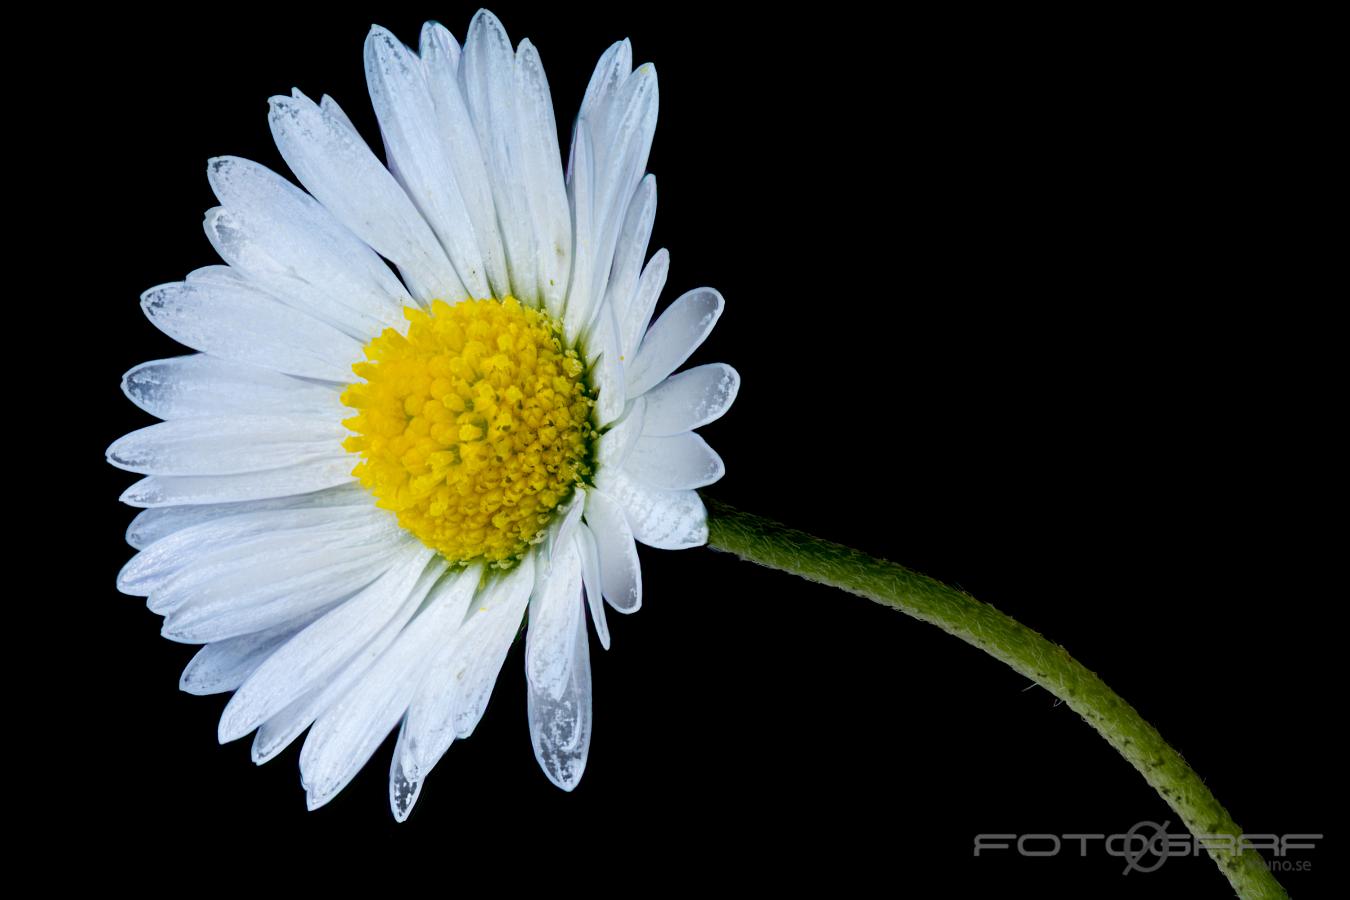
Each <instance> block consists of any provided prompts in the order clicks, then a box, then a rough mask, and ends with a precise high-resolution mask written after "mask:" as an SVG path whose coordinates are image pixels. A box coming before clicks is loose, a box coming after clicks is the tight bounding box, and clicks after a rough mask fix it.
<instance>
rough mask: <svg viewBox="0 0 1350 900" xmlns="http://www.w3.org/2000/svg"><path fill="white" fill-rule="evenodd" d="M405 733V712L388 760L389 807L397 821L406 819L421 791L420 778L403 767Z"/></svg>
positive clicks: (406, 728) (405, 742)
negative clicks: (390, 757)
mask: <svg viewBox="0 0 1350 900" xmlns="http://www.w3.org/2000/svg"><path fill="white" fill-rule="evenodd" d="M407 733H408V718H407V715H406V714H405V715H404V718H403V722H402V724H401V725H399V729H398V741H397V743H395V744H394V756H393V759H391V760H390V761H389V809H390V810H391V811H393V813H394V820H395V821H397V822H406V821H407V820H408V816H409V815H410V814H411V813H412V808H413V805H414V804H415V803H417V798H418V796H420V795H421V793H422V779H420V778H414V777H413V776H412V775H411V774H410V773H409V772H408V771H407V770H406V769H404V768H403V760H404V758H405V757H406V756H407V754H408V751H407V739H406V735H407Z"/></svg>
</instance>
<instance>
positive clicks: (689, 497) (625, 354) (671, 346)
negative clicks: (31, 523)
mask: <svg viewBox="0 0 1350 900" xmlns="http://www.w3.org/2000/svg"><path fill="white" fill-rule="evenodd" d="M365 68H366V77H367V81H368V84H369V88H370V97H371V101H372V103H373V104H374V107H375V112H376V115H377V117H378V119H379V124H380V132H381V136H382V138H383V140H384V144H385V150H386V155H387V166H386V165H385V164H383V163H381V162H380V161H379V159H378V158H377V157H376V155H375V154H374V153H373V152H372V151H371V150H370V148H369V147H368V146H367V145H366V143H365V142H364V141H363V140H362V139H361V137H360V136H359V135H358V134H357V132H356V130H355V128H354V127H353V126H352V125H351V122H350V121H349V120H348V118H347V116H346V115H345V114H344V113H343V112H342V110H341V108H340V107H339V106H338V105H337V103H336V102H335V101H333V100H332V99H331V98H329V97H327V96H324V97H322V98H321V99H320V100H319V102H317V103H316V102H314V101H312V100H310V99H309V98H308V97H306V96H305V95H303V94H301V93H300V92H299V91H296V92H294V93H293V95H292V96H289V97H274V98H272V103H271V112H270V116H269V121H270V124H271V128H272V133H273V135H274V137H275V139H276V143H277V146H278V147H279V148H280V150H281V154H282V156H283V157H284V159H285V160H286V163H287V165H288V166H289V167H290V169H291V171H292V172H293V173H294V175H295V177H296V179H297V180H298V181H299V182H300V184H301V185H302V186H303V188H304V190H300V189H299V188H297V187H295V186H294V185H293V184H291V182H290V181H288V180H287V179H285V178H283V177H282V176H280V175H277V174H276V173H274V172H271V171H269V170H268V169H266V168H264V167H262V166H260V165H258V164H256V163H253V162H249V161H247V160H242V159H236V158H229V157H226V158H219V159H214V160H211V162H210V164H209V166H208V177H209V179H210V182H211V186H212V188H213V189H214V191H215V193H216V196H217V198H218V199H219V201H220V206H218V207H216V208H215V209H212V210H211V211H209V212H208V213H207V215H206V221H205V227H206V233H207V236H208V238H209V239H210V241H211V243H212V245H213V246H214V247H215V248H216V250H217V251H218V252H219V254H220V256H221V257H222V258H223V259H224V261H225V263H226V265H223V266H211V267H208V268H205V269H200V270H197V271H195V272H192V273H191V274H189V275H188V277H187V279H186V280H185V281H182V282H175V283H172V284H166V285H161V286H159V287H156V288H152V289H151V290H149V291H147V292H146V293H145V295H144V296H143V298H142V306H143V308H144V310H145V313H146V315H147V316H148V317H149V318H150V320H151V321H152V322H153V323H155V325H157V326H158V327H159V328H161V329H162V330H163V331H164V332H166V333H167V334H169V335H170V336H171V337H173V338H175V339H176V340H178V341H180V342H181V343H183V344H185V345H187V346H188V347H190V348H192V349H193V350H195V351H198V352H197V353H195V354H192V355H188V356H181V357H176V358H173V359H164V360H156V361H153V362H148V363H144V364H142V365H140V366H137V367H136V368H134V369H132V370H131V371H130V372H128V373H127V375H126V377H125V379H124V381H123V387H124V389H125V391H126V394H127V396H128V397H130V398H131V400H132V401H133V402H135V403H136V404H138V405H139V406H141V407H142V408H143V409H145V410H146V411H148V412H150V413H151V414H153V415H155V416H156V417H158V418H160V419H163V420H164V421H163V422H161V423H160V424H156V425H152V426H150V427H148V428H144V429H141V430H140V431H136V432H133V433H131V434H128V435H126V436H124V437H123V438H121V439H120V440H118V441H116V442H115V443H114V444H113V445H112V446H111V447H110V448H109V450H108V459H109V461H110V462H111V463H112V464H113V465H116V466H119V467H121V468H124V469H128V470H130V471H133V472H138V473H141V474H143V475H144V476H146V477H144V478H143V479H141V480H140V481H138V482H137V483H136V484H134V485H132V486H131V487H130V488H129V489H128V490H127V491H126V493H125V494H124V495H123V497H122V499H123V501H124V502H126V503H128V504H130V505H132V506H137V507H143V508H144V509H143V511H142V512H141V513H140V514H139V515H138V516H137V517H136V519H135V520H134V521H133V523H132V525H131V527H130V529H129V530H128V533H127V539H128V541H129V543H131V544H132V546H133V547H135V548H137V549H138V550H139V551H140V552H139V553H137V554H136V556H135V557H133V558H132V559H131V561H130V562H129V563H127V565H126V567H125V568H124V569H123V570H122V572H121V574H120V575H119V578H118V586H119V588H120V589H121V590H123V591H125V592H127V593H130V594H135V595H139V596H145V597H148V598H149V599H148V604H149V606H150V608H151V609H152V610H154V611H156V612H158V613H161V614H162V615H163V616H164V628H163V633H164V636H165V637H168V638H169V639H171V640H176V641H182V642H185V643H192V644H203V645H205V646H203V647H202V649H201V650H200V651H199V652H198V654H197V655H196V656H195V657H194V658H193V660H192V662H191V663H189V664H188V667H187V669H186V670H185V671H184V672H183V675H182V680H181V686H182V688H183V690H185V691H189V692H192V693H197V694H212V693H223V692H228V691H233V692H234V695H233V697H232V698H231V699H230V701H229V703H228V705H227V706H226V708H225V711H224V714H223V715H222V716H221V720H220V739H221V740H222V741H230V740H234V739H237V738H240V737H243V736H244V735H246V734H249V733H250V732H256V735H255V737H254V741H253V758H254V760H255V761H256V762H259V763H261V762H264V761H266V760H268V759H270V758H271V757H273V756H275V755H276V754H277V753H279V752H280V751H281V750H283V749H284V748H285V747H286V746H288V745H289V744H290V743H291V742H293V741H294V740H295V739H296V738H298V737H299V736H300V735H301V734H302V733H304V732H305V731H306V729H308V735H307V736H306V738H305V742H304V748H303V750H302V752H301V756H300V768H301V774H302V780H303V782H304V785H305V788H306V791H307V795H308V800H309V804H310V806H311V808H313V807H317V806H320V805H323V804H324V803H326V802H328V800H330V799H331V798H332V797H333V796H334V795H335V794H336V793H337V792H338V791H339V790H341V789H342V787H344V786H345V785H346V784H347V783H348V782H349V781H350V780H351V778H352V777H353V776H354V775H355V774H356V772H357V771H359V770H360V769H361V767H362V766H364V764H365V763H366V761H367V760H368V759H369V758H370V756H371V755H372V754H373V753H374V752H375V750H376V748H377V747H378V746H379V744H380V742H381V741H382V740H383V739H384V737H385V735H387V734H388V733H389V732H390V731H391V730H393V729H395V728H397V729H398V734H399V737H398V743H397V747H396V749H395V751H394V758H393V762H392V766H391V774H390V799H391V805H392V807H393V810H394V814H395V815H396V816H397V817H398V818H400V819H402V818H404V817H406V816H407V814H408V812H409V810H410V809H411V808H412V805H413V803H414V802H415V800H416V798H417V796H418V792H419V790H420V788H421V785H422V783H423V781H424V780H425V778H426V777H427V775H428V773H430V771H431V770H432V767H433V766H435V765H436V763H437V762H438V761H439V760H440V759H441V757H442V756H443V755H444V754H445V752H446V750H447V749H448V748H449V746H450V744H451V742H452V741H454V740H455V739H456V738H463V737H467V736H468V735H469V734H470V733H471V732H472V731H473V729H474V728H475V727H476V725H477V724H478V721H479V719H480V718H481V717H482V715H483V712H484V709H485V707H486V705H487V702H488V698H489V696H490V694H491V692H492V687H493V684H494V682H495V681H496V677H497V674H498V672H500V670H501V667H502V665H503V664H504V662H505V660H506V657H507V655H508V651H509V649H510V647H511V644H512V642H513V640H514V638H515V637H516V635H517V634H518V632H519V630H520V626H521V623H522V621H523V620H524V619H525V618H526V615H527V613H528V622H529V626H528V630H527V632H526V639H525V644H526V646H525V666H526V674H527V683H528V698H527V702H528V710H529V721H530V731H531V735H532V738H533V742H534V749H535V755H536V757H537V758H538V760H539V763H540V765H541V766H542V767H543V769H544V772H545V773H546V774H547V776H548V777H549V779H550V780H552V781H553V783H554V784H557V785H558V786H559V787H562V788H564V789H566V790H570V789H571V788H573V787H575V786H576V784H577V782H578V780H579V779H580V778H581V774H582V771H583V770H584V768H585V764H586V755H587V749H588V746H589V739H590V730H591V703H590V696H591V692H590V663H589V639H588V635H587V631H586V613H585V607H587V606H588V607H589V610H590V616H591V621H592V623H593V626H594V628H595V630H596V633H597V636H598V639H599V641H600V643H601V645H602V646H605V647H608V645H609V635H608V630H607V628H606V625H605V612H604V604H605V603H608V604H609V605H610V607H612V608H613V609H616V610H618V611H620V612H624V613H630V612H633V611H635V610H636V609H638V607H639V606H640V605H641V602H642V578H641V571H640V568H639V564H638V555H637V549H636V543H637V542H640V543H644V544H647V545H649V546H652V547H659V548H665V549H681V548H686V547H695V546H699V545H700V544H702V543H704V541H705V540H706V537H707V527H706V514H705V512H704V508H703V504H702V502H701V501H700V499H699V496H698V494H697V492H696V489H697V488H699V487H702V486H705V485H707V484H710V483H712V482H713V481H716V480H717V479H718V478H720V477H721V475H722V472H723V466H722V462H721V460H720V459H719V458H718V456H717V454H716V453H715V452H713V450H712V449H711V448H710V447H709V446H708V445H707V444H706V443H705V442H704V441H703V440H702V439H701V438H700V437H698V435H696V434H695V433H694V429H696V428H698V427H699V426H701V425H704V424H706V423H708V422H711V421H713V420H714V419H716V418H717V417H719V416H720V415H722V413H724V412H725V411H726V410H727V408H728V407H729V406H730V405H731V403H732V401H733V400H734V398H735V396H736V391H737V388H738V386H739V377H738V376H737V374H736V372H735V371H734V370H733V369H731V368H730V367H729V366H725V365H721V364H715V365H705V366H698V367H695V368H692V369H689V370H687V371H683V372H680V373H679V374H672V373H674V372H675V370H676V369H677V368H679V367H680V366H681V365H682V364H683V363H684V361H685V360H686V359H688V357H689V355H690V354H691V353H692V352H693V351H694V349H696V348H697V347H698V345H699V344H700V343H701V342H702V341H703V340H704V338H705V337H706V336H707V335H708V333H709V331H710V330H711V329H712V327H713V325H714V324H715V323H716V321H717V319H718V316H719V315H720V314H721V312H722V306H723V303H722V298H721V296H720V295H719V294H718V293H717V292H716V291H714V290H711V289H699V290H695V291H691V292H689V293H687V294H685V295H684V296H682V297H680V298H679V299H678V300H676V301H675V302H674V303H672V304H671V305H670V307H669V308H668V309H666V311H665V312H664V313H663V314H662V315H661V317H660V318H658V319H657V321H656V322H655V323H654V324H651V325H650V327H649V323H650V321H651V317H652V314H653V311H654V309H655V307H656V302H657V298H658V296H659V294H660V292H661V289H662V287H663V286H664V282H665V279H666V270H667V265H668V259H669V258H668V255H667V254H666V252H665V251H664V250H660V251H658V252H657V253H655V254H654V255H653V256H652V257H651V259H650V260H647V259H646V256H647V243H648V239H649V237H650V234H651V229H652V222H653V217H654V214H655V208H656V183H655V180H654V179H653V178H652V176H650V175H646V176H645V177H644V171H645V168H646V162H647V156H648V152H649V150H650V147H651V141H652V133H653V131H654V128H655V124H656V112H657V83H656V73H655V70H654V69H653V68H652V67H651V66H650V65H643V66H640V67H638V68H637V69H636V70H635V69H633V67H632V58H631V50H630V47H629V44H628V42H627V41H623V42H620V43H617V44H615V45H614V46H612V47H611V48H610V49H609V50H608V51H606V53H605V54H604V55H603V56H602V57H601V59H600V62H599V64H598V66H597V67H596V70H595V74H594V75H593V76H592V78H591V81H590V84H589V86H588V87H587V89H586V94H585V98H584V100H583V102H582V105H581V110H580V113H579V115H578V118H577V121H576V124H575V128H574V131H573V139H572V148H571V154H570V157H569V161H568V164H567V169H566V174H565V175H564V169H563V165H562V158H561V153H560V149H559V145H558V137H557V128H556V125H555V121H554V116H553V105H552V100H551V98H550V95H549V89H548V83H547V81H546V79H545V77H544V70H543V67H542V65H541V64H540V60H539V54H538V52H537V51H536V50H535V48H534V47H533V45H531V44H530V43H529V41H522V42H521V43H520V45H519V46H518V47H517V48H515V49H514V50H513V49H512V46H511V44H510V42H509V40H508V38H507V36H506V32H505V31H504V30H503V28H502V26H501V24H500V23H499V22H498V21H497V19H496V18H495V17H494V16H492V14H491V13H488V12H480V13H479V14H478V15H477V16H476V17H475V18H474V20H473V23H472V25H471V26H470V28H469V32H468V35H467V38H466V40H465V43H464V46H463V48H462V49H461V47H460V45H459V44H458V43H457V42H456V41H455V39H454V38H453V37H452V36H451V34H450V33H449V32H448V31H447V30H446V29H445V28H443V27H441V26H440V25H437V24H435V23H428V24H427V25H426V26H425V27H424V28H423V31H422V36H421V43H420V47H419V50H418V51H416V52H414V51H412V50H410V49H409V48H407V47H405V46H404V45H403V44H402V43H401V42H399V41H398V40H397V39H396V38H395V37H394V36H393V35H391V34H390V33H389V32H387V31H385V30H383V29H380V28H375V29H373V30H372V31H371V33H370V35H369V37H368V38H367V40H366V47H365ZM644 261H645V264H644ZM389 263H392V264H393V266H394V268H393V269H391V268H390V265H389Z"/></svg>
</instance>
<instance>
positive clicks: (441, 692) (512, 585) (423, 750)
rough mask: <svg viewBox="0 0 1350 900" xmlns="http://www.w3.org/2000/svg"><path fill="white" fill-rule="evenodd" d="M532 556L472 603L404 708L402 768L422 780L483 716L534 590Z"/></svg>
mask: <svg viewBox="0 0 1350 900" xmlns="http://www.w3.org/2000/svg"><path fill="white" fill-rule="evenodd" d="M534 569H535V566H534V557H533V556H527V557H525V559H524V560H523V561H522V562H521V563H520V565H518V566H517V567H516V568H515V569H513V570H512V571H511V572H509V573H507V574H506V575H504V576H503V575H497V576H494V578H493V579H492V580H491V581H490V582H489V583H488V585H487V586H486V587H485V588H484V589H483V590H481V591H480V592H479V593H478V595H477V596H476V597H475V598H474V599H473V602H472V604H471V605H470V611H469V614H468V617H467V618H466V619H465V620H464V624H463V625H462V626H461V627H460V629H459V631H457V632H456V633H455V636H454V638H453V639H452V640H450V641H447V642H446V644H445V645H444V646H443V647H441V649H440V650H439V651H437V653H436V655H435V658H434V659H433V660H432V661H431V663H430V665H429V666H428V668H427V672H426V675H425V676H424V677H423V679H422V682H421V684H420V685H419V686H418V688H417V691H416V692H415V693H414V695H413V698H412V702H411V703H410V704H409V707H408V724H407V732H406V735H405V745H404V759H403V770H404V773H405V775H406V776H407V777H408V778H410V779H412V780H421V779H424V778H426V776H427V774H428V773H429V772H430V771H431V769H432V767H433V766H435V765H436V763H437V761H438V760H440V758H441V757H442V756H443V755H444V754H445V751H446V750H447V749H449V747H450V744H451V743H452V742H453V741H454V740H455V739H456V738H457V737H468V736H469V734H470V733H471V732H472V731H473V729H474V726H476V725H477V723H478V720H479V719H480V718H481V717H482V715H483V710H484V709H485V708H486V707H487V702H488V698H489V697H491V695H492V686H493V685H494V684H495V683H496V681H497V674H498V673H499V672H500V671H501V668H502V663H503V662H505V660H506V655H507V652H508V651H509V650H510V647H511V641H512V640H513V639H514V638H515V636H516V633H517V632H518V631H519V630H520V622H521V618H522V617H523V616H524V615H525V608H526V604H527V603H528V602H529V599H530V592H531V591H532V589H533V587H534Z"/></svg>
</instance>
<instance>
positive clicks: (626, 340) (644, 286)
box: [619, 247, 670, 361]
mask: <svg viewBox="0 0 1350 900" xmlns="http://www.w3.org/2000/svg"><path fill="white" fill-rule="evenodd" d="M669 273H670V253H669V252H667V251H666V249H665V248H664V247H663V248H661V249H660V250H657V251H656V253H654V254H653V255H652V258H651V259H650V260H649V261H648V262H647V267H646V268H645V269H643V270H642V277H641V278H640V279H638V286H637V290H636V291H635V292H634V294H633V299H632V301H631V302H630V303H629V304H628V307H627V308H626V309H625V310H624V314H623V319H621V320H620V321H619V348H620V349H621V350H622V351H623V357H624V360H625V361H629V360H632V358H633V357H634V356H636V355H637V351H638V345H639V344H641V343H642V336H643V335H644V334H646V333H647V325H648V323H649V322H651V320H652V313H653V312H655V311H656V301H657V299H658V298H659V297H660V296H661V290H662V288H664V287H665V286H666V275H668V274H669Z"/></svg>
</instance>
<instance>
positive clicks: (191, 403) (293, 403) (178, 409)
mask: <svg viewBox="0 0 1350 900" xmlns="http://www.w3.org/2000/svg"><path fill="white" fill-rule="evenodd" d="M122 392H123V393H124V394H126V395H127V397H128V399H130V400H131V402H132V403H135V404H136V405H137V406H139V407H140V408H141V409H143V410H145V411H146V412H148V413H150V415H152V416H155V417H156V418H160V419H184V418H188V417H190V416H222V415H231V414H247V415H255V414H261V415H295V416H318V417H324V418H330V419H333V420H335V421H337V420H340V419H341V418H342V417H343V416H344V415H345V412H344V411H345V410H346V407H344V406H343V405H342V403H341V401H339V400H338V392H337V391H336V390H334V389H333V387H331V386H329V385H327V384H315V383H314V382H312V381H303V380H301V379H299V378H292V377H291V376H289V375H283V374H281V373H280V372H277V371H275V370H273V369H264V368H261V367H259V366H253V365H248V364H246V363H238V362H231V361H230V360H228V359H217V358H216V357H214V356H207V355H205V354H202V353H194V354H192V355H191V356H177V357H173V358H171V359H157V360H153V361H151V362H143V363H141V364H140V365H139V366H136V367H135V368H133V369H131V370H130V371H129V372H127V373H126V374H125V375H123V376H122Z"/></svg>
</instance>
